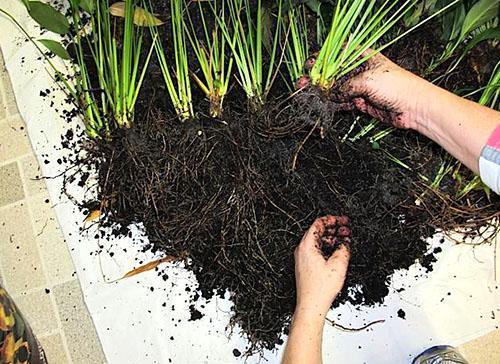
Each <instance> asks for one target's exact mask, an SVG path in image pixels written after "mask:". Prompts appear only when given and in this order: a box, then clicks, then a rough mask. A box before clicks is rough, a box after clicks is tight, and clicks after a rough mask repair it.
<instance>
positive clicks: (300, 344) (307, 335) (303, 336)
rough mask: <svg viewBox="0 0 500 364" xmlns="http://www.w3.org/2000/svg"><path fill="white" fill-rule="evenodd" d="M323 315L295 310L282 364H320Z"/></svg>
mask: <svg viewBox="0 0 500 364" xmlns="http://www.w3.org/2000/svg"><path fill="white" fill-rule="evenodd" d="M325 316H326V315H325V314H322V313H317V312H316V311H314V312H313V311H310V310H307V309H301V308H299V307H298V308H297V309H296V310H295V313H294V315H293V318H292V325H291V327H290V334H289V336H288V342H287V345H286V349H285V353H284V355H283V364H320V363H322V362H323V361H322V342H323V326H324V324H325Z"/></svg>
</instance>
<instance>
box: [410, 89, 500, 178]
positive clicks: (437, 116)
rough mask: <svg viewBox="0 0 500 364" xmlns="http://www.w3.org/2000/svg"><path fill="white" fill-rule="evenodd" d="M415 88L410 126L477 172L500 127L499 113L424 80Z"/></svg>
mask: <svg viewBox="0 0 500 364" xmlns="http://www.w3.org/2000/svg"><path fill="white" fill-rule="evenodd" d="M413 89H414V90H415V95H416V98H415V105H414V108H415V109H414V111H413V112H412V114H413V115H414V119H413V123H412V126H411V127H412V128H413V129H415V130H417V131H418V132H420V133H422V134H424V135H425V136H427V137H428V138H430V139H432V140H434V141H435V142H436V143H438V144H439V145H441V146H442V147H443V148H444V149H446V150H447V151H448V152H449V153H450V154H451V155H453V156H454V157H455V158H457V159H458V160H460V161H461V162H462V163H464V164H465V165H466V166H467V167H468V168H470V169H471V170H472V171H474V172H475V173H478V172H479V156H480V154H481V150H482V148H483V147H484V146H485V144H486V141H487V140H488V137H489V136H490V135H491V133H492V132H493V131H494V129H495V128H496V127H497V126H498V125H499V124H500V112H498V111H495V110H493V109H490V108H487V107H485V106H482V105H479V104H477V103H475V102H472V101H469V100H466V99H464V98H461V97H459V96H456V95H454V94H452V93H451V92H448V91H446V90H443V89H441V88H439V87H437V86H435V85H432V84H431V83H429V82H427V81H424V80H422V79H420V81H418V86H415V87H414V88H413ZM417 95H418V96H417Z"/></svg>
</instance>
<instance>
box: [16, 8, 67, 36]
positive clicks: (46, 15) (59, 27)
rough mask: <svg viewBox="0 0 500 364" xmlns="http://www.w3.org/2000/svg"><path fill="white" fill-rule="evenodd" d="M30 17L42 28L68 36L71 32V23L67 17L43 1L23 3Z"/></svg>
mask: <svg viewBox="0 0 500 364" xmlns="http://www.w3.org/2000/svg"><path fill="white" fill-rule="evenodd" d="M23 3H24V4H25V5H26V9H27V10H28V13H29V14H30V16H31V17H32V18H33V20H35V21H36V22H37V23H38V24H39V25H40V26H41V27H42V28H45V29H47V30H50V31H51V32H54V33H57V34H66V33H67V32H68V31H69V22H68V19H66V17H65V16H64V15H63V14H61V13H60V12H59V11H57V10H56V9H54V8H53V7H52V6H51V5H49V4H46V3H42V2H41V1H23Z"/></svg>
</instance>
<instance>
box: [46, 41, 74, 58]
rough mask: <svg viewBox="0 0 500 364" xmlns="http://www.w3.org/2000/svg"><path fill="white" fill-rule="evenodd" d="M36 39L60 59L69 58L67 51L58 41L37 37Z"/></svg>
mask: <svg viewBox="0 0 500 364" xmlns="http://www.w3.org/2000/svg"><path fill="white" fill-rule="evenodd" d="M38 41H39V42H40V43H42V44H43V45H44V46H45V48H47V49H48V50H49V51H51V52H52V53H54V54H55V55H56V56H59V57H61V58H62V59H71V56H70V55H69V53H68V51H67V50H66V49H65V48H64V47H63V46H62V44H61V43H59V42H58V41H55V40H52V39H39V40H38Z"/></svg>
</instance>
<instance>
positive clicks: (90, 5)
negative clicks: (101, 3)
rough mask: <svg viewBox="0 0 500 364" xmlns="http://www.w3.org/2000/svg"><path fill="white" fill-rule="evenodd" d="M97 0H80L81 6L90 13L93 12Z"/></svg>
mask: <svg viewBox="0 0 500 364" xmlns="http://www.w3.org/2000/svg"><path fill="white" fill-rule="evenodd" d="M94 2H95V0H80V4H79V5H80V8H81V9H82V10H83V11H86V12H87V13H89V14H92V13H93V12H94V9H95V4H94Z"/></svg>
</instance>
